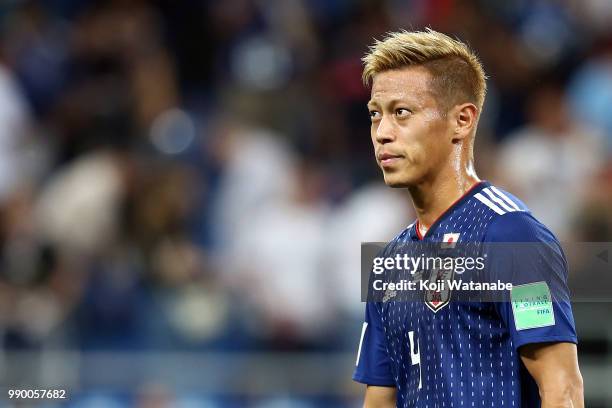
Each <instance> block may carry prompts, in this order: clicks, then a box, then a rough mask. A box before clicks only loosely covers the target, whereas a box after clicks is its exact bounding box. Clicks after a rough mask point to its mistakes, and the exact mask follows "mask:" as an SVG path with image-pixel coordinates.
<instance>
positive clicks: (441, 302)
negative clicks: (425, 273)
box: [425, 269, 455, 313]
mask: <svg viewBox="0 0 612 408" xmlns="http://www.w3.org/2000/svg"><path fill="white" fill-rule="evenodd" d="M454 275H455V271H454V270H453V269H435V270H433V271H432V272H431V274H430V275H429V283H430V284H433V283H436V286H437V287H436V288H435V289H432V290H429V289H428V290H426V291H425V305H426V306H427V307H428V308H429V309H430V310H431V311H432V312H434V313H436V312H437V311H438V310H440V309H442V308H443V307H444V306H446V305H448V304H449V303H450V299H451V295H452V290H451V289H450V288H449V285H448V281H451V280H453V277H454ZM442 282H443V283H442Z"/></svg>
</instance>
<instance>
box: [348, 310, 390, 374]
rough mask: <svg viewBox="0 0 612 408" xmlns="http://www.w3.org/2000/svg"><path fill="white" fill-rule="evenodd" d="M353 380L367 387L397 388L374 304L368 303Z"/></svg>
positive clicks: (379, 318)
mask: <svg viewBox="0 0 612 408" xmlns="http://www.w3.org/2000/svg"><path fill="white" fill-rule="evenodd" d="M353 380H355V381H357V382H360V383H363V384H367V385H378V386H395V381H394V380H393V375H392V373H391V364H390V361H389V356H388V354H387V346H386V339H385V333H384V331H383V327H382V319H381V316H380V312H379V310H378V309H377V307H376V303H374V302H368V303H366V312H365V322H364V323H363V328H362V330H361V339H360V342H359V349H358V351H357V361H356V367H355V372H354V374H353Z"/></svg>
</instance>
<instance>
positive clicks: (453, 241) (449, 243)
mask: <svg viewBox="0 0 612 408" xmlns="http://www.w3.org/2000/svg"><path fill="white" fill-rule="evenodd" d="M459 234H460V233H459V232H451V233H449V234H444V237H442V249H448V248H454V247H455V246H456V245H457V241H459Z"/></svg>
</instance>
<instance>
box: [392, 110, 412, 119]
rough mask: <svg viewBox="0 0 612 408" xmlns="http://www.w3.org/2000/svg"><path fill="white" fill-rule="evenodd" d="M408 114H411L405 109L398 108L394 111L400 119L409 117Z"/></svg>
mask: <svg viewBox="0 0 612 408" xmlns="http://www.w3.org/2000/svg"><path fill="white" fill-rule="evenodd" d="M410 113H411V112H410V111H409V110H408V109H405V108H398V109H396V110H395V115H396V116H399V117H401V118H403V117H406V116H408V115H410Z"/></svg>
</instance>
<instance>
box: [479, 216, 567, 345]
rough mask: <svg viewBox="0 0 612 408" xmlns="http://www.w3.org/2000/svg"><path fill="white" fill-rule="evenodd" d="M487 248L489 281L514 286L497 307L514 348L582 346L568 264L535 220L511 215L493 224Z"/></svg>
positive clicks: (542, 226) (555, 242)
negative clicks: (551, 344)
mask: <svg viewBox="0 0 612 408" xmlns="http://www.w3.org/2000/svg"><path fill="white" fill-rule="evenodd" d="M485 242H486V244H485V248H488V249H487V250H486V252H485V253H487V270H488V272H489V274H490V277H491V278H492V279H493V280H497V279H499V280H500V281H501V282H503V283H512V290H511V291H509V292H510V293H507V297H505V299H504V301H495V302H494V305H495V309H496V310H497V313H498V314H499V316H500V318H501V320H502V321H503V324H504V325H505V326H506V327H507V329H508V331H509V333H510V336H511V338H512V341H513V345H514V348H515V349H518V348H519V347H521V346H523V345H525V344H530V343H543V342H571V343H577V337H576V329H575V325H574V317H573V315H572V307H571V303H570V295H569V289H568V286H567V275H568V269H567V262H566V259H565V255H564V253H563V250H562V248H561V245H560V244H559V242H558V241H557V239H556V238H555V236H554V235H553V234H552V233H551V232H550V231H549V230H548V229H547V228H546V227H545V226H544V225H542V224H541V223H540V222H539V221H537V220H536V219H535V218H534V217H533V216H532V215H531V214H529V213H527V212H512V213H507V214H504V215H503V216H500V217H498V218H497V219H496V220H495V221H493V223H492V224H491V225H490V227H489V229H488V231H487V234H486V236H485ZM497 300H500V299H497Z"/></svg>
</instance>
